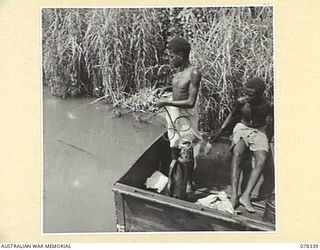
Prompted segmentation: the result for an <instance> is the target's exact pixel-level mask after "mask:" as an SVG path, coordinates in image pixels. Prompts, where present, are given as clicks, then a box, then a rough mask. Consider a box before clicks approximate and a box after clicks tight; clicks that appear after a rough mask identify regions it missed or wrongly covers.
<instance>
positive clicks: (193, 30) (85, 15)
mask: <svg viewBox="0 0 320 250" xmlns="http://www.w3.org/2000/svg"><path fill="white" fill-rule="evenodd" d="M42 11H43V12H42V33H43V34H42V43H43V82H44V84H47V85H49V86H50V89H51V93H52V94H53V95H57V96H62V97H67V96H69V95H71V96H76V95H82V94H86V95H89V96H97V97H99V96H105V99H106V101H108V102H109V103H113V104H114V105H115V106H116V105H119V106H130V107H131V108H132V107H134V108H133V109H134V110H135V111H139V110H146V109H149V110H153V107H152V105H151V104H150V103H151V101H154V97H150V98H146V93H147V94H148V95H149V93H150V95H151V93H152V91H151V90H152V89H153V88H155V87H156V86H161V85H166V84H170V77H171V72H170V68H169V67H168V65H167V53H166V44H167V41H168V39H169V38H170V37H172V36H174V35H182V36H184V37H186V38H187V39H188V40H189V41H190V43H191V46H192V52H191V61H192V63H193V64H194V65H196V66H197V67H198V68H199V69H200V70H201V72H202V76H203V77H202V83H201V91H200V96H199V97H200V98H199V101H198V103H197V107H198V109H199V113H200V128H201V129H203V130H211V129H215V128H217V126H219V125H220V124H221V122H222V120H223V119H224V118H225V117H226V116H227V115H228V113H229V112H230V108H231V106H232V104H233V102H234V100H235V98H236V97H238V96H239V95H240V94H241V85H242V83H243V82H244V81H246V80H247V79H248V78H250V77H253V76H261V77H264V78H265V79H266V81H267V91H266V95H267V96H268V97H272V96H273V27H272V19H273V11H272V7H239V8H236V7H228V8H223V7H220V8H218V7H215V8H211V7H210V8H148V9H146V8H140V9H43V10H42ZM141 98H142V99H143V100H141Z"/></svg>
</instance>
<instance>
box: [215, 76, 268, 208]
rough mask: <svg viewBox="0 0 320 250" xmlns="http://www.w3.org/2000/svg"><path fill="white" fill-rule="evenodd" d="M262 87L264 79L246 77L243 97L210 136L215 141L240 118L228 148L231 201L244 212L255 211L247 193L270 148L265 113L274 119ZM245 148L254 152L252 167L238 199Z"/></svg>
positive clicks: (258, 175)
mask: <svg viewBox="0 0 320 250" xmlns="http://www.w3.org/2000/svg"><path fill="white" fill-rule="evenodd" d="M265 88H266V86H265V82H264V80H263V79H261V78H258V77H256V78H252V79H250V80H248V81H247V82H246V83H245V84H244V93H245V96H243V97H240V98H239V99H238V100H236V102H235V105H234V108H233V110H232V111H231V113H230V114H229V116H228V117H227V119H226V120H225V122H224V123H223V125H222V126H221V128H220V129H219V130H218V131H217V132H216V133H215V134H214V135H213V136H212V138H211V142H212V141H214V140H215V139H216V138H218V137H219V136H220V135H221V133H222V132H223V131H224V130H225V129H226V128H227V127H228V125H230V124H231V122H232V121H233V120H234V119H236V118H240V119H241V120H240V122H239V123H237V125H236V126H235V127H234V129H233V135H232V146H231V150H232V153H233V155H232V163H231V199H230V201H231V203H232V205H233V206H234V207H236V206H237V205H238V203H240V204H241V205H243V206H244V207H245V208H246V210H247V211H249V212H252V213H254V212H255V210H254V208H253V206H252V204H251V202H250V196H251V193H252V191H253V189H254V187H255V185H256V183H257V181H258V180H259V178H260V176H261V174H262V171H263V169H264V166H265V163H266V160H267V157H268V151H269V142H268V138H267V135H266V121H267V117H268V116H271V118H272V119H273V104H272V103H271V102H270V101H269V100H267V99H266V98H265V97H263V93H264V91H265ZM271 138H272V135H271ZM248 148H249V150H250V151H252V152H253V155H254V162H255V166H254V167H253V169H252V171H251V173H250V176H249V180H248V183H247V186H246V188H245V190H244V192H243V193H242V195H241V196H240V198H238V184H239V179H240V163H241V161H242V159H243V155H244V153H245V151H246V150H247V149H248Z"/></svg>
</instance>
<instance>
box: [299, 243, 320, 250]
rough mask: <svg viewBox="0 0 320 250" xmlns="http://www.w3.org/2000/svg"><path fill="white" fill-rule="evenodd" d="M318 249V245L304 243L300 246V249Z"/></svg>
mask: <svg viewBox="0 0 320 250" xmlns="http://www.w3.org/2000/svg"><path fill="white" fill-rule="evenodd" d="M318 247H319V245H318V244H310V243H302V244H300V248H307V249H308V248H310V249H317V248H318Z"/></svg>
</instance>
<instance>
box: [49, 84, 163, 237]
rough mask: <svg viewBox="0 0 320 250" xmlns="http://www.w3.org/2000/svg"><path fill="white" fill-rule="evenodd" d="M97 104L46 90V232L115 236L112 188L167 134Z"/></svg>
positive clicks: (153, 126) (161, 129)
mask: <svg viewBox="0 0 320 250" xmlns="http://www.w3.org/2000/svg"><path fill="white" fill-rule="evenodd" d="M92 100H93V99H92ZM92 100H89V99H68V100H62V99H60V98H56V97H53V96H51V95H50V93H49V89H46V88H45V89H44V93H43V152H44V153H43V231H44V233H81V232H115V231H116V219H115V207H114V201H113V192H112V190H111V189H112V186H113V184H114V183H115V182H116V181H117V180H118V179H119V178H120V177H121V176H122V175H123V174H124V173H125V172H126V171H127V170H128V169H129V167H130V166H131V165H132V164H133V162H134V161H135V160H136V159H137V157H138V156H139V155H140V154H141V153H143V152H144V151H145V149H146V147H147V146H149V145H150V144H151V143H152V142H153V141H154V140H155V139H156V137H158V135H160V134H161V132H162V131H163V130H164V128H163V126H160V125H159V124H157V123H156V122H154V123H152V124H144V123H139V122H137V121H135V119H134V118H133V117H131V116H129V115H128V116H124V117H120V118H113V116H114V115H113V114H112V111H111V110H110V108H109V107H108V106H107V105H105V104H103V103H102V102H100V103H96V104H90V102H91V101H92Z"/></svg>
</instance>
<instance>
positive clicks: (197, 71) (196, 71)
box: [190, 66, 201, 77]
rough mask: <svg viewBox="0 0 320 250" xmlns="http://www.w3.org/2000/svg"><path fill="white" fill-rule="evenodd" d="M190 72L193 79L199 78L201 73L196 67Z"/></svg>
mask: <svg viewBox="0 0 320 250" xmlns="http://www.w3.org/2000/svg"><path fill="white" fill-rule="evenodd" d="M190 72H191V76H193V77H201V71H200V70H199V69H198V68H197V67H194V66H192V67H191V68H190Z"/></svg>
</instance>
